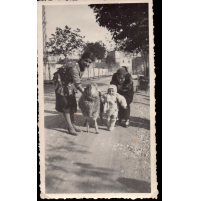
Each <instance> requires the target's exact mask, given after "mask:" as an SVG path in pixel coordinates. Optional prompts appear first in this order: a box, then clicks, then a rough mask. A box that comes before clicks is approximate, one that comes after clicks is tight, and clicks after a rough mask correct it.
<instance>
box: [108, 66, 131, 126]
mask: <svg viewBox="0 0 199 201" xmlns="http://www.w3.org/2000/svg"><path fill="white" fill-rule="evenodd" d="M110 84H114V85H115V86H116V87H117V93H119V94H120V95H122V96H124V98H125V99H126V102H127V109H124V108H123V107H121V105H120V104H118V106H119V111H118V123H119V125H121V121H122V119H125V127H128V126H129V117H130V104H131V102H132V101H133V95H134V91H133V79H132V77H131V74H130V73H128V70H127V67H125V66H122V67H121V68H119V69H118V71H117V72H116V73H114V74H113V76H112V80H111V82H110Z"/></svg>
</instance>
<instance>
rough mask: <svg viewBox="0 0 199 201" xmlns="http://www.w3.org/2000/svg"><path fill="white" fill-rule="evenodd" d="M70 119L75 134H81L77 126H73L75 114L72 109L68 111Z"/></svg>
mask: <svg viewBox="0 0 199 201" xmlns="http://www.w3.org/2000/svg"><path fill="white" fill-rule="evenodd" d="M70 118H71V123H72V125H73V128H74V129H75V130H76V132H81V130H80V129H79V128H77V126H76V125H75V114H74V111H73V110H72V109H71V110H70Z"/></svg>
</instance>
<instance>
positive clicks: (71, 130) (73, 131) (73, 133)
mask: <svg viewBox="0 0 199 201" xmlns="http://www.w3.org/2000/svg"><path fill="white" fill-rule="evenodd" d="M68 131H69V133H70V134H71V135H77V133H76V131H75V129H74V128H73V127H69V128H68Z"/></svg>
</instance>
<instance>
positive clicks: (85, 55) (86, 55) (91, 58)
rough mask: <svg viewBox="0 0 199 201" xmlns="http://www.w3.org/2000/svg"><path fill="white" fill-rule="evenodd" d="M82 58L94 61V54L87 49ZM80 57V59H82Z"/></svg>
mask: <svg viewBox="0 0 199 201" xmlns="http://www.w3.org/2000/svg"><path fill="white" fill-rule="evenodd" d="M81 59H90V60H92V61H94V55H93V53H92V52H88V51H85V52H84V53H83V54H82V56H81ZM81 59H80V60H81Z"/></svg>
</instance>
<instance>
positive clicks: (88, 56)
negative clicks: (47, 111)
mask: <svg viewBox="0 0 199 201" xmlns="http://www.w3.org/2000/svg"><path fill="white" fill-rule="evenodd" d="M92 62H93V55H92V53H90V52H84V53H83V55H82V57H81V59H80V60H79V62H78V63H77V62H75V61H71V62H69V63H68V64H66V65H64V66H62V67H60V68H59V69H58V71H57V72H55V73H54V78H53V80H54V83H55V85H56V87H55V95H56V108H55V109H56V110H57V111H58V112H61V113H63V115H64V118H65V120H66V122H67V124H68V131H69V133H70V134H73V135H77V133H76V132H80V131H81V130H80V129H78V128H77V127H76V126H75V123H74V113H76V112H77V102H76V97H75V91H76V89H77V90H79V91H80V92H81V93H84V88H83V87H82V85H81V80H80V78H81V77H82V76H83V74H84V72H85V69H86V68H88V67H89V66H90V64H91V63H92Z"/></svg>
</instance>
